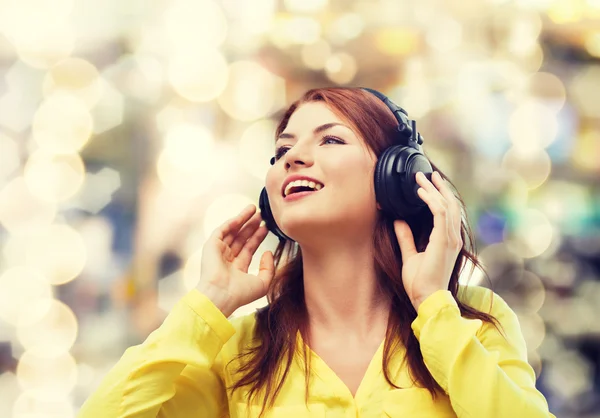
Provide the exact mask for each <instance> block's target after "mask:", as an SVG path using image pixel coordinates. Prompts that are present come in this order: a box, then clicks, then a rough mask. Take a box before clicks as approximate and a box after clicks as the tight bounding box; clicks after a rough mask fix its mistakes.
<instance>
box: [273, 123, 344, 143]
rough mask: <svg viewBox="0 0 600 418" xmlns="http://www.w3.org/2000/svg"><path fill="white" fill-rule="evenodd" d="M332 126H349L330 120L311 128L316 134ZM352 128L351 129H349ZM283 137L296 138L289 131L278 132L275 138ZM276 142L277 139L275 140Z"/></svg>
mask: <svg viewBox="0 0 600 418" xmlns="http://www.w3.org/2000/svg"><path fill="white" fill-rule="evenodd" d="M334 126H343V127H345V128H348V129H350V127H348V126H347V125H344V124H343V123H337V122H330V123H325V124H323V125H320V126H317V127H316V128H315V129H313V135H316V134H318V133H321V132H323V131H326V130H328V129H331V128H333V127H334ZM350 130H352V129H350ZM284 138H291V139H294V138H296V135H294V134H289V133H280V134H279V137H278V138H277V140H279V139H284ZM275 142H277V141H275Z"/></svg>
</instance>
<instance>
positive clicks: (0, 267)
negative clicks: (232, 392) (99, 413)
mask: <svg viewBox="0 0 600 418" xmlns="http://www.w3.org/2000/svg"><path fill="white" fill-rule="evenodd" d="M335 85H340V86H366V87H372V88H376V89H379V90H380V91H382V92H384V93H386V94H388V95H389V96H390V97H391V98H392V99H393V100H395V101H396V102H397V103H398V104H400V105H401V106H402V107H404V108H405V109H407V110H408V112H409V114H410V116H411V117H412V118H414V119H416V120H417V121H418V126H419V129H420V131H421V133H422V135H423V137H424V138H425V150H426V153H427V155H428V156H429V157H430V158H431V159H432V160H433V161H434V162H435V163H436V164H437V165H438V166H439V167H440V168H441V169H442V170H443V171H444V172H445V173H446V174H447V175H448V176H449V177H450V178H451V179H452V180H453V182H454V183H455V184H456V185H457V187H458V190H459V191H460V192H461V193H462V196H463V198H464V200H465V202H466V204H467V206H468V210H469V216H470V221H471V225H472V227H473V229H474V231H475V234H476V238H477V246H478V249H479V252H480V255H481V259H482V262H483V263H484V265H485V266H486V268H487V271H488V273H489V279H490V280H487V279H486V278H485V277H484V275H483V274H481V272H476V273H475V274H474V275H473V277H471V279H470V281H469V284H474V285H476V284H480V285H483V286H488V287H489V286H490V285H493V288H494V289H495V291H496V292H497V293H499V294H500V295H501V296H502V297H503V298H505V299H506V300H507V301H508V303H509V304H510V305H511V307H512V308H513V309H514V310H515V311H516V312H517V314H518V315H519V318H520V321H521V326H522V329H523V333H524V335H525V337H526V340H527V344H528V348H529V350H530V351H529V361H530V363H531V364H532V366H533V367H534V369H535V371H536V374H537V377H538V380H537V384H538V387H539V388H540V390H541V391H542V392H543V393H544V394H545V395H546V397H547V399H548V401H549V404H550V407H551V410H552V412H554V413H555V414H556V415H557V416H560V417H600V281H599V277H600V234H599V232H600V193H599V189H600V181H599V178H600V0H444V1H442V0H421V1H419V2H413V1H406V0H371V1H366V0H219V1H216V0H170V1H155V2H145V1H140V0H128V1H125V2H121V1H117V0H104V1H102V2H94V1H91V0H52V1H43V0H0V417H2V418H9V417H14V418H17V417H18V418H22V417H28V418H32V417H36V418H37V417H40V418H41V417H52V418H63V417H64V418H68V417H73V416H75V414H76V412H77V410H78V408H79V407H80V406H81V404H82V403H83V401H84V400H85V399H86V398H87V396H88V395H89V394H90V393H91V392H92V391H93V390H94V389H95V387H96V385H97V384H98V383H99V381H100V379H101V378H102V377H103V376H104V374H105V373H106V372H107V371H108V370H109V369H110V368H111V367H112V366H113V365H114V364H115V362H116V361H117V360H118V359H119V358H120V356H121V355H122V354H123V351H124V350H125V348H126V347H128V346H130V345H133V344H138V343H140V342H141V341H143V340H144V339H145V337H146V336H147V335H148V333H150V332H151V331H152V330H153V329H155V328H156V327H157V326H159V325H160V323H161V321H162V320H163V319H164V317H165V315H166V314H167V313H168V311H169V310H170V309H171V307H172V306H173V304H174V303H175V302H176V301H177V300H178V299H179V298H180V297H181V296H182V295H184V294H185V293H186V292H187V291H188V290H189V289H192V288H193V287H194V286H195V284H196V283H197V281H198V278H199V271H200V254H201V251H202V245H203V243H204V241H205V239H206V238H207V236H208V235H209V234H210V233H211V232H212V230H213V229H214V228H216V227H217V226H218V225H219V224H221V223H222V222H224V221H225V220H226V219H228V218H230V217H232V216H234V215H236V214H237V213H238V212H239V211H240V210H241V209H242V208H243V207H244V206H246V205H247V204H249V203H254V204H255V205H258V196H259V193H260V190H261V189H262V187H263V181H264V176H265V173H266V171H267V169H268V167H269V164H268V161H269V158H270V157H271V156H272V154H273V147H274V138H273V135H274V128H275V123H276V121H277V115H278V114H279V112H280V111H281V110H282V109H284V108H285V107H286V105H288V104H290V103H291V102H292V101H293V100H295V99H297V98H299V96H300V95H301V94H302V93H303V92H305V91H306V90H307V89H309V88H313V87H322V86H335ZM276 243H277V241H276V239H275V237H274V236H272V235H269V237H268V238H267V240H265V242H264V243H263V245H261V248H259V252H258V254H260V253H262V252H263V251H265V250H274V248H275V246H276ZM255 258H256V260H254V262H253V264H252V266H251V270H254V271H257V267H258V266H257V262H258V257H255ZM467 278H468V277H467V276H466V275H465V277H464V279H465V283H466V279H467ZM265 302H266V301H265V300H259V301H257V302H256V303H254V304H252V306H246V307H242V308H240V309H239V310H238V311H236V313H235V314H234V315H241V314H245V313H250V312H253V311H254V309H256V307H258V306H262V305H264V304H265Z"/></svg>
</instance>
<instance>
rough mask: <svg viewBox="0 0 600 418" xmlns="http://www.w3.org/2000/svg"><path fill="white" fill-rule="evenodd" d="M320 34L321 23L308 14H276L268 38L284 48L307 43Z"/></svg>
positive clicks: (317, 37) (314, 39)
mask: <svg viewBox="0 0 600 418" xmlns="http://www.w3.org/2000/svg"><path fill="white" fill-rule="evenodd" d="M320 36H321V23H320V22H319V21H318V20H316V19H314V18H312V17H308V16H294V15H286V14H283V13H280V14H278V15H277V17H276V19H275V21H274V22H273V25H271V31H270V32H269V38H270V40H271V42H272V43H273V45H275V46H277V47H278V48H281V49H285V48H288V47H289V46H291V45H309V44H313V43H315V42H317V41H318V40H319V38H320Z"/></svg>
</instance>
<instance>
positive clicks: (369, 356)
mask: <svg viewBox="0 0 600 418" xmlns="http://www.w3.org/2000/svg"><path fill="white" fill-rule="evenodd" d="M386 100H387V98H385V96H382V95H378V94H377V92H374V91H367V90H364V89H353V88H331V89H317V90H311V91H309V92H307V93H306V94H305V95H304V96H303V97H302V98H301V99H300V100H298V101H297V102H295V103H294V104H292V106H291V107H290V108H289V109H288V111H287V112H286V113H285V115H284V116H283V118H282V120H281V122H280V124H279V126H278V129H277V131H276V136H277V142H276V155H275V157H274V159H272V167H271V168H270V170H269V172H268V174H267V178H266V187H265V189H266V190H265V191H266V194H267V195H268V196H269V199H268V200H266V196H263V198H265V199H264V200H263V198H261V207H262V208H263V210H262V213H263V215H266V216H261V212H256V207H255V206H254V205H251V206H249V207H247V208H246V209H244V210H243V211H242V212H241V213H240V214H239V215H238V216H236V217H235V218H233V219H231V220H229V221H227V222H226V223H224V224H223V225H222V226H221V227H220V228H218V229H216V230H215V231H214V232H213V234H212V235H211V236H210V237H209V239H208V240H207V242H206V244H205V246H204V250H203V256H202V274H201V280H200V284H199V286H198V289H194V290H192V291H191V292H190V293H188V294H187V295H186V296H185V297H184V298H183V299H182V300H181V301H180V302H179V303H178V304H177V305H176V306H175V308H174V309H173V311H172V312H171V313H170V314H169V316H168V317H167V318H166V320H165V322H164V323H163V325H162V326H161V327H160V328H159V329H157V330H156V331H155V332H153V333H152V334H151V335H150V336H149V337H148V339H147V340H146V341H145V342H144V343H143V344H141V345H139V346H135V347H131V348H129V349H128V350H127V351H126V352H125V354H124V355H123V357H122V358H121V360H120V361H119V362H118V364H117V365H116V366H115V367H114V368H113V370H111V371H110V373H109V374H108V376H106V377H105V379H104V381H103V382H102V383H101V385H100V387H99V388H98V389H97V391H96V392H95V393H94V394H93V395H92V396H91V397H90V399H88V401H87V402H86V403H85V404H84V406H83V407H82V409H81V412H80V416H81V417H134V416H135V417H206V418H212V417H215V418H217V417H222V416H230V417H232V418H237V417H240V418H241V417H259V416H265V417H286V418H294V417H325V416H326V417H328V418H331V417H350V416H352V417H365V418H370V417H383V416H389V417H477V418H480V417H486V418H489V417H507V418H517V417H527V418H536V417H552V416H553V415H552V414H551V413H549V411H548V405H547V402H546V400H545V399H544V397H543V395H542V394H541V393H540V392H539V391H537V390H536V388H535V374H534V372H533V370H532V368H531V367H530V366H529V364H528V363H527V357H526V356H527V349H526V346H525V343H524V340H523V336H522V335H521V332H520V328H519V324H518V322H517V318H516V315H515V314H514V313H513V312H512V310H511V309H510V308H509V307H508V306H507V305H506V303H505V302H504V301H503V300H502V299H501V298H500V297H499V296H497V295H494V294H493V292H491V291H489V290H487V289H485V288H481V287H464V286H459V285H458V276H459V274H460V272H461V269H462V268H463V267H464V265H465V262H466V260H467V259H469V260H471V261H472V262H473V263H475V264H477V260H476V258H475V256H474V255H473V254H472V253H471V252H470V251H471V243H472V238H471V235H470V231H469V228H468V225H467V223H466V218H464V217H463V216H462V215H461V214H462V212H464V208H463V204H462V201H461V200H460V198H459V197H458V196H457V194H455V193H454V192H453V191H452V189H451V188H450V183H449V182H447V181H446V180H444V179H443V177H442V176H441V175H440V174H439V172H438V171H437V170H436V168H435V166H433V165H431V166H429V165H428V164H421V165H418V164H417V165H414V166H412V168H411V170H417V171H418V170H419V167H431V169H432V170H434V171H435V173H434V174H433V176H430V177H431V178H429V177H428V176H426V175H424V174H423V173H419V174H417V175H416V176H414V175H413V176H409V177H410V178H409V180H408V181H412V182H413V185H416V186H415V187H414V189H411V187H412V186H411V185H410V184H409V186H410V187H408V188H407V189H406V190H405V193H404V195H401V194H400V195H396V196H395V197H394V198H393V199H395V201H396V203H397V204H399V205H403V204H406V203H407V202H402V198H401V197H398V196H405V197H406V200H409V199H410V198H414V200H418V202H417V203H415V202H413V203H412V205H407V208H406V213H407V216H406V217H405V219H395V218H397V217H398V214H397V213H396V215H394V214H393V213H391V212H390V209H389V208H390V202H389V201H388V200H386V199H390V200H392V199H391V198H390V196H389V194H390V193H391V194H393V193H395V192H396V191H395V190H393V189H390V188H389V187H388V189H386V187H384V186H386V184H387V183H386V184H384V185H382V182H383V183H385V181H388V180H389V179H388V180H385V179H382V176H391V175H393V174H390V173H383V174H382V172H381V167H380V166H378V165H377V162H378V161H384V160H383V157H384V156H386V155H388V154H386V149H390V147H391V146H394V145H398V144H399V143H402V142H406V141H409V140H412V141H413V145H414V144H417V143H418V144H420V143H421V142H422V138H421V137H420V136H419V135H418V133H417V132H416V127H415V125H414V123H413V124H412V126H411V125H409V121H408V120H407V119H406V117H405V116H403V113H402V111H398V109H399V108H396V107H394V105H393V103H391V102H385V101H386ZM392 110H394V111H395V114H394V113H392ZM403 133H404V134H406V135H403ZM418 148H419V147H415V148H414V149H418ZM411 152H412V151H411ZM419 155H420V156H419V157H418V158H421V159H425V157H424V155H422V154H420V153H419ZM421 162H422V161H421ZM390 164H391V163H390ZM394 164H396V163H394ZM404 164H408V163H407V162H406V161H404ZM408 165H410V164H408ZM378 167H379V169H378ZM394 167H395V166H393V167H392V171H393V170H395V168H394ZM415 167H416V168H415ZM377 169H378V170H380V171H376V170H377ZM424 171H427V170H424ZM374 176H376V177H375V187H374V181H373V180H374ZM386 178H387V177H386ZM302 179H304V180H305V181H304V182H303V181H302ZM295 180H299V182H294V181H295ZM405 180H406V179H405ZM415 182H416V183H415ZM387 186H389V184H387ZM411 193H412V194H414V195H415V196H411ZM416 196H418V199H417V198H416ZM419 206H420V208H419ZM411 208H412V209H411ZM392 212H393V211H392ZM261 217H264V218H265V220H266V221H267V225H268V227H269V229H271V230H272V231H273V232H275V233H276V234H277V235H278V236H279V237H280V244H279V245H278V247H277V249H276V251H275V255H273V254H272V253H271V252H266V253H264V254H263V255H262V257H261V261H260V267H259V273H258V275H256V276H255V275H251V274H248V273H247V271H248V266H249V264H250V261H251V259H252V256H253V254H254V253H255V251H256V250H257V247H258V246H259V244H260V243H261V242H262V241H263V240H264V238H265V236H266V234H267V232H268V229H267V227H265V226H262V225H259V224H260V220H261ZM276 267H277V268H276ZM276 271H277V274H275V272H276ZM265 294H267V295H268V299H269V305H268V306H267V307H265V308H263V309H260V310H259V311H257V312H256V313H255V314H253V315H246V316H243V317H237V318H234V319H231V320H228V319H227V318H228V317H229V316H230V315H231V314H232V313H233V312H234V311H235V309H237V308H238V307H240V306H243V305H245V304H247V303H250V302H252V301H254V300H256V299H258V298H260V297H262V296H264V295H265Z"/></svg>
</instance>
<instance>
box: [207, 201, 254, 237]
mask: <svg viewBox="0 0 600 418" xmlns="http://www.w3.org/2000/svg"><path fill="white" fill-rule="evenodd" d="M250 204H253V205H255V206H257V203H256V201H255V199H250V198H249V197H248V196H246V195H243V194H235V193H232V194H223V195H221V196H217V197H216V198H215V199H213V201H212V202H211V204H210V205H209V206H208V207H207V208H206V212H205V214H204V221H203V229H204V235H205V236H206V237H208V236H209V235H210V234H211V233H212V231H214V230H215V228H217V227H219V226H220V225H221V224H223V222H225V221H227V220H228V219H230V218H233V217H234V216H237V215H238V214H239V213H240V212H241V211H242V209H244V208H245V207H246V206H248V205H250ZM257 210H258V206H257Z"/></svg>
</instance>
